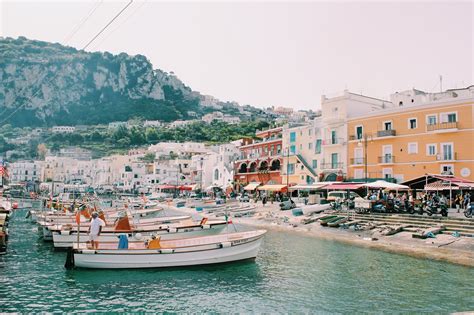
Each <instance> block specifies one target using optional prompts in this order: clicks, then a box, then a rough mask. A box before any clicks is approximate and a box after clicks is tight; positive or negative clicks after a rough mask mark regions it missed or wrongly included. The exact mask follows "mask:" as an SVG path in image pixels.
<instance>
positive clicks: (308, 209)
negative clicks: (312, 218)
mask: <svg viewBox="0 0 474 315" xmlns="http://www.w3.org/2000/svg"><path fill="white" fill-rule="evenodd" d="M330 208H331V205H330V204H329V203H326V204H322V205H308V206H303V207H301V210H303V214H304V215H311V214H313V213H320V212H323V211H325V210H329V209H330Z"/></svg>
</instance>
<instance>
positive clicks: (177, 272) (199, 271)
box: [64, 260, 262, 284]
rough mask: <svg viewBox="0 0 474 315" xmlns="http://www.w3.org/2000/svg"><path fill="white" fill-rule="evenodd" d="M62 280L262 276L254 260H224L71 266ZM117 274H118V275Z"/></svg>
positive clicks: (95, 281)
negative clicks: (121, 266)
mask: <svg viewBox="0 0 474 315" xmlns="http://www.w3.org/2000/svg"><path fill="white" fill-rule="evenodd" d="M64 272H65V281H66V282H74V283H77V284H83V283H84V284H100V283H108V282H110V281H112V282H119V283H123V284H126V283H136V282H140V283H147V282H155V281H162V280H171V279H174V280H189V281H193V280H194V279H196V278H207V279H208V278H219V279H220V280H222V281H232V280H233V279H235V276H236V275H239V274H245V276H246V278H248V279H252V281H253V282H254V283H256V282H258V281H259V280H261V279H262V274H261V272H260V267H259V266H258V265H257V264H256V263H255V261H254V260H246V261H240V262H235V263H223V264H214V265H205V266H190V267H169V268H150V269H139V270H137V269H118V270H99V269H73V270H66V269H64ZM118 275H119V276H118Z"/></svg>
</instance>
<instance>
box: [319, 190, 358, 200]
mask: <svg viewBox="0 0 474 315" xmlns="http://www.w3.org/2000/svg"><path fill="white" fill-rule="evenodd" d="M350 197H351V199H355V198H362V197H361V196H359V194H357V193H355V192H353V191H351V192H350ZM336 199H341V200H346V199H347V191H345V190H336V191H330V192H329V193H328V197H327V200H328V201H335V200H336Z"/></svg>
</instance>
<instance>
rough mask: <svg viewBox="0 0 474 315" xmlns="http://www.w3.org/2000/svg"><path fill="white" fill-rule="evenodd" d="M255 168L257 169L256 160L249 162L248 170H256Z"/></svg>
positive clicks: (251, 171)
mask: <svg viewBox="0 0 474 315" xmlns="http://www.w3.org/2000/svg"><path fill="white" fill-rule="evenodd" d="M256 169H257V163H256V162H252V163H250V167H249V172H250V173H253V172H255V171H256Z"/></svg>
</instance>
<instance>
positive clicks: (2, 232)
mask: <svg viewBox="0 0 474 315" xmlns="http://www.w3.org/2000/svg"><path fill="white" fill-rule="evenodd" d="M7 220H8V214H7V213H0V255H3V254H5V253H6V252H7V241H8V229H7Z"/></svg>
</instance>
